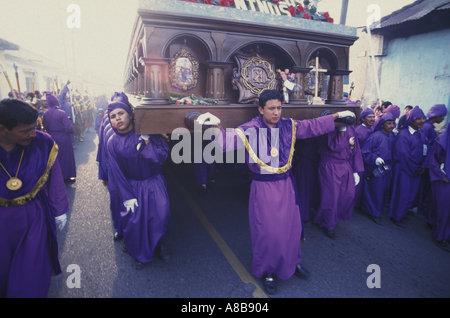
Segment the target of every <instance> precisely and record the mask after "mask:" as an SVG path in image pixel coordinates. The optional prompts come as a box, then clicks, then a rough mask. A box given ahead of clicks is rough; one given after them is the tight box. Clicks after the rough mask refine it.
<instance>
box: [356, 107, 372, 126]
mask: <svg viewBox="0 0 450 318" xmlns="http://www.w3.org/2000/svg"><path fill="white" fill-rule="evenodd" d="M367 115H375V113H374V111H373V109H372V108H370V107H367V108H366V109H364V110H363V111H362V112H361V114H359V123H360V124H361V123H362V118H363V117H366V116H367Z"/></svg>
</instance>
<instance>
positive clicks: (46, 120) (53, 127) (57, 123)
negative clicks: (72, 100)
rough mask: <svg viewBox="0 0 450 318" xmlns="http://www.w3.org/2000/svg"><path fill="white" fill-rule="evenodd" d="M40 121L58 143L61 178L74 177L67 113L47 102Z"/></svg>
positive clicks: (69, 124) (70, 124)
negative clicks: (46, 108)
mask: <svg viewBox="0 0 450 318" xmlns="http://www.w3.org/2000/svg"><path fill="white" fill-rule="evenodd" d="M42 123H43V125H44V128H45V130H46V131H47V133H49V134H50V135H51V136H52V138H53V139H54V140H55V141H56V144H57V145H58V148H59V152H58V161H59V165H60V166H61V171H62V174H63V178H64V179H70V178H76V176H77V168H76V165H75V154H74V152H73V145H72V138H71V136H70V134H73V133H74V130H73V126H72V123H71V122H70V120H69V118H68V117H67V114H66V113H65V112H64V111H62V110H60V109H56V107H55V106H53V105H52V104H50V103H48V110H47V111H46V112H45V113H44V116H43V118H42Z"/></svg>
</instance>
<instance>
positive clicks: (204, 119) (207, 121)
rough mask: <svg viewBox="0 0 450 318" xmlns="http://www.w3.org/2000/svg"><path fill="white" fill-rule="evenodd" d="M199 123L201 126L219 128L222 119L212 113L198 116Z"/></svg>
mask: <svg viewBox="0 0 450 318" xmlns="http://www.w3.org/2000/svg"><path fill="white" fill-rule="evenodd" d="M197 123H199V124H200V125H212V126H217V125H218V124H220V119H219V118H217V117H216V116H214V115H213V114H211V113H205V114H202V115H200V116H198V118H197Z"/></svg>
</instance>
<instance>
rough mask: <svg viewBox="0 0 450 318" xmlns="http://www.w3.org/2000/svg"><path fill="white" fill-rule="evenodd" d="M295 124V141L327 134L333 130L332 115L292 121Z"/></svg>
mask: <svg viewBox="0 0 450 318" xmlns="http://www.w3.org/2000/svg"><path fill="white" fill-rule="evenodd" d="M294 121H295V123H296V124H297V134H296V136H295V137H296V138H297V139H306V138H311V137H317V136H321V135H325V134H328V133H330V132H332V131H334V130H335V124H334V119H333V115H328V116H324V117H319V118H314V119H308V120H294Z"/></svg>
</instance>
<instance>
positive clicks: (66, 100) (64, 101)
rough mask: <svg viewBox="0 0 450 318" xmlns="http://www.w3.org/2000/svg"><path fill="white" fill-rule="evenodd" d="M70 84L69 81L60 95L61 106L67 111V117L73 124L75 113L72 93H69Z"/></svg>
mask: <svg viewBox="0 0 450 318" xmlns="http://www.w3.org/2000/svg"><path fill="white" fill-rule="evenodd" d="M69 84H70V81H67V84H66V85H64V87H63V89H62V90H61V93H60V94H59V96H58V102H59V106H60V107H59V108H60V109H61V110H63V111H65V112H66V114H67V117H69V118H70V122H71V123H72V125H73V115H74V114H73V113H72V105H71V104H70V95H69V94H67V93H68V92H69Z"/></svg>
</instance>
